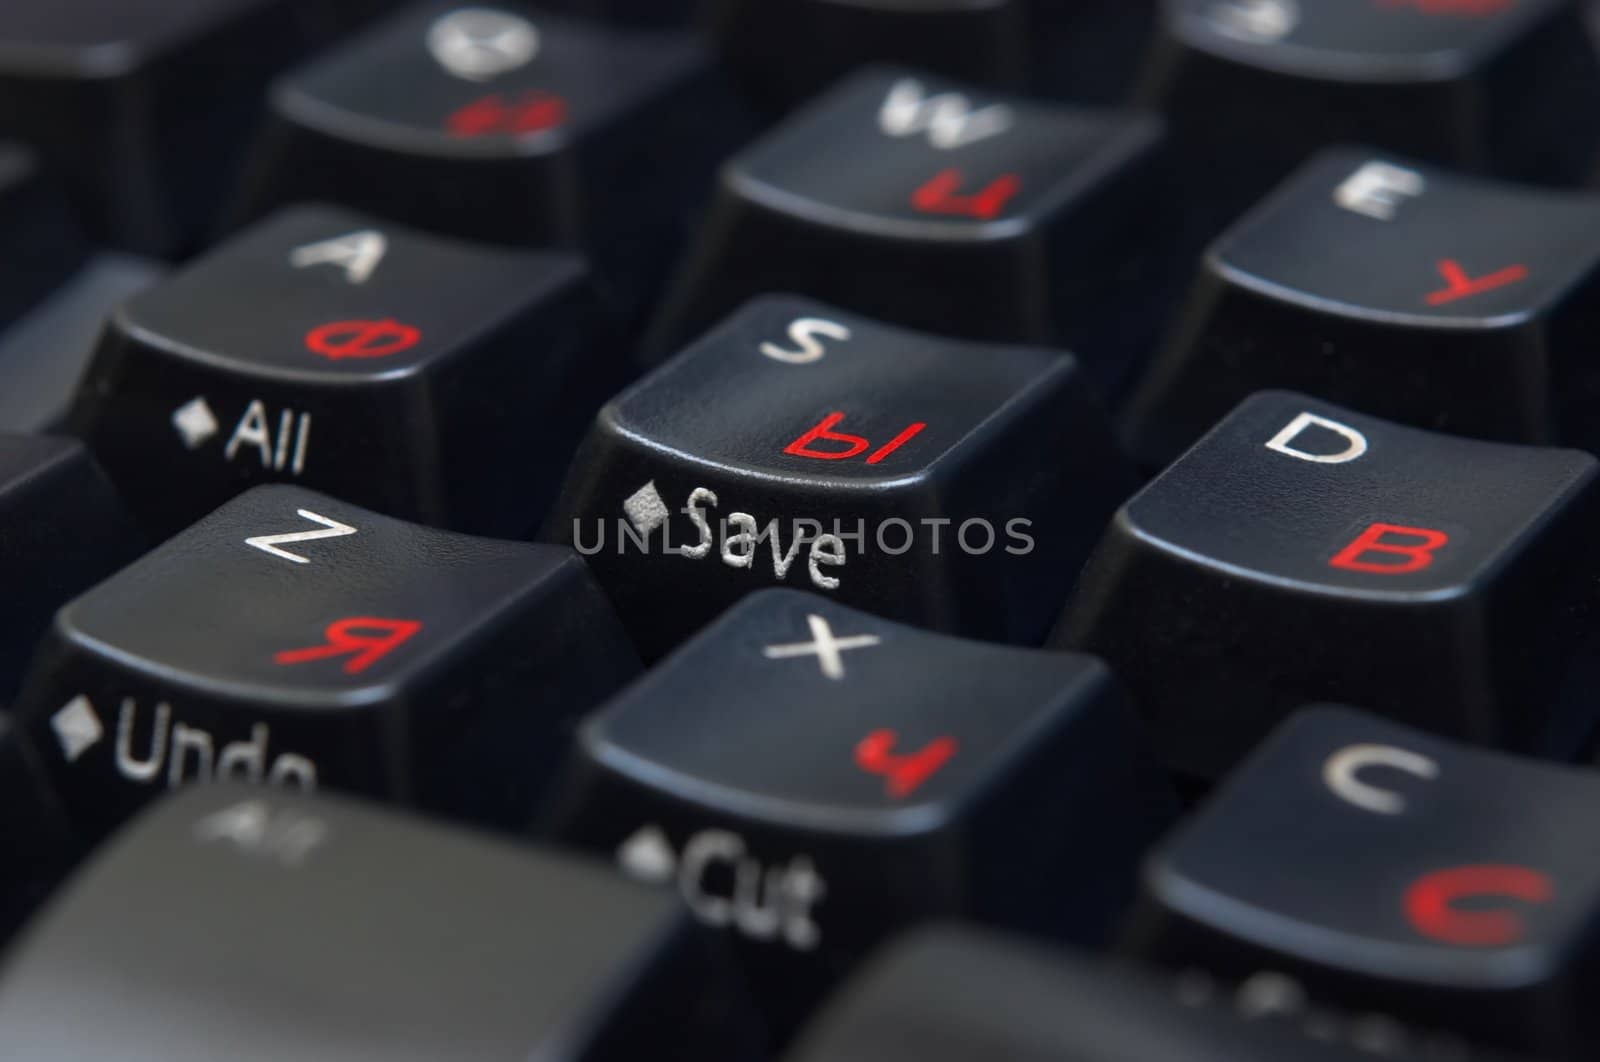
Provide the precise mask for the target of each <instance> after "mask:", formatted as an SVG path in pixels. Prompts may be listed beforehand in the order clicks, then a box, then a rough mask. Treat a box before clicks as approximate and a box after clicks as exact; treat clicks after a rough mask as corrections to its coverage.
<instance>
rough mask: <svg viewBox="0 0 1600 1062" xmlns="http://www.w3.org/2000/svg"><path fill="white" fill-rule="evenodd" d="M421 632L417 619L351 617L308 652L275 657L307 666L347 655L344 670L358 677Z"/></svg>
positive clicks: (289, 651)
mask: <svg viewBox="0 0 1600 1062" xmlns="http://www.w3.org/2000/svg"><path fill="white" fill-rule="evenodd" d="M421 629H422V624H420V623H418V622H417V621H416V620H391V619H375V618H373V617H371V616H350V617H348V618H346V619H342V620H335V621H334V622H333V623H330V624H328V629H327V630H325V631H323V632H322V636H323V637H324V638H326V639H327V641H326V642H325V643H324V644H322V645H313V646H311V647H310V648H307V649H286V650H284V651H283V652H281V653H278V654H277V655H276V656H274V657H273V658H272V659H273V662H275V663H278V664H304V663H308V662H310V661H312V660H326V659H328V658H329V657H333V656H348V657H350V659H349V660H346V661H345V664H344V670H345V674H347V675H359V674H360V673H361V672H363V671H365V670H366V669H367V668H369V667H371V666H372V665H373V664H376V663H377V662H378V661H379V660H382V659H383V658H384V657H386V656H388V655H389V654H390V653H392V652H394V651H395V650H396V649H398V648H400V646H401V644H402V643H404V642H405V641H406V640H407V639H408V638H410V637H411V636H412V635H414V634H416V633H417V632H418V631H420V630H421ZM361 630H365V631H382V632H383V633H382V634H357V633H355V632H357V631H361Z"/></svg>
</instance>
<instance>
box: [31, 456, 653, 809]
mask: <svg viewBox="0 0 1600 1062" xmlns="http://www.w3.org/2000/svg"><path fill="white" fill-rule="evenodd" d="M637 668H638V663H637V659H636V658H635V657H634V655H633V651H632V649H631V648H630V647H629V646H628V644H627V641H626V639H625V637H624V635H623V633H622V630H621V628H620V626H619V625H618V624H617V622H616V619H615V617H614V616H613V615H612V614H611V611H610V608H609V606H608V605H607V604H606V602H605V600H604V598H603V597H602V596H601V594H600V591H599V590H598V588H596V587H595V585H594V583H593V582H592V581H591V580H590V578H589V575H588V572H587V571H586V570H585V568H584V565H583V563H582V561H581V560H580V558H578V557H577V556H575V555H574V554H573V553H572V552H571V551H570V550H567V549H562V548H559V547H555V546H542V545H529V544H526V543H520V542H502V541H497V540H492V539H479V538H469V537H467V536H463V535H457V534H452V533H449V532H443V531H434V530H431V529H428V528H424V527H420V526H417V525H414V524H407V523H402V522H400V521H398V520H391V519H388V518H386V517H382V516H378V515H376V514H374V513H371V512H367V511H366V510H363V509H358V508H356V507H355V506H352V505H347V504H345V503H344V502H340V501H335V500H334V499H332V498H329V497H326V496H323V495H320V494H313V493H312V492H310V491H306V490H302V489H299V488H296V487H283V486H274V487H259V488H257V489H255V490H253V491H251V492H249V493H248V494H245V495H244V496H242V497H240V498H238V499H237V500H235V501H233V502H231V503H229V504H228V505H226V506H224V507H223V508H222V509H220V510H218V511H217V512H216V513H215V514H213V515H212V516H210V517H208V518H207V519H206V520H204V521H202V522H201V523H199V524H197V525H196V526H194V527H193V528H190V529H189V530H188V531H185V532H184V533H182V534H180V535H179V536H177V537H176V538H174V539H172V540H171V541H169V542H167V543H166V544H165V545H163V546H161V547H160V548H158V549H156V550H155V551H154V552H152V553H149V554H147V555H145V556H144V557H143V558H141V559H140V560H138V561H137V562H135V563H134V564H132V565H131V566H129V567H127V568H125V569H123V570H122V571H121V572H119V573H118V574H116V575H115V576H113V577H112V578H110V579H108V580H106V581H105V582H103V583H101V584H100V585H99V586H97V587H95V588H94V589H93V590H90V591H89V592H88V593H86V594H84V595H82V596H81V597H79V598H77V599H76V600H75V601H73V602H71V603H70V604H69V605H67V606H66V607H65V608H64V609H63V610H62V611H61V612H60V613H58V615H57V617H56V622H55V625H54V627H53V628H52V629H51V631H50V633H49V634H48V635H47V636H46V638H45V640H44V642H43V644H42V645H41V648H40V650H39V653H38V655H37V656H36V657H35V660H34V663H33V666H32V668H31V670H30V672H29V679H28V681H27V683H26V686H25V688H24V690H23V692H22V694H21V695H20V696H19V697H18V700H17V705H16V714H17V715H18V717H19V718H20V719H21V721H22V723H23V725H24V727H25V729H26V731H27V733H28V736H29V739H30V740H31V742H32V743H33V745H34V747H35V748H36V749H37V750H38V752H39V757H40V759H41V760H42V761H43V762H44V763H45V765H46V766H47V768H48V769H49V770H50V772H51V774H52V777H53V779H54V782H55V785H56V787H57V790H58V791H59V792H60V793H61V794H62V795H63V799H64V801H65V802H66V804H67V806H68V811H69V812H70V813H71V814H72V816H73V820H74V822H75V823H77V824H78V825H79V826H80V827H81V828H82V829H83V830H84V831H85V832H86V833H89V834H100V833H103V832H104V831H105V830H106V829H107V828H108V827H111V826H113V825H115V824H117V823H118V822H120V821H121V820H123V819H124V818H126V816H127V815H128V813H129V812H131V811H132V810H134V809H135V808H136V807H138V806H139V805H140V804H142V803H144V802H145V801H147V800H149V799H150V798H151V797H152V796H154V795H155V794H157V793H159V792H160V791H162V790H163V789H170V788H176V787H178V786H180V785H183V784H185V783H189V782H195V781H208V780H210V779H213V778H219V779H245V780H249V781H252V782H264V783H267V784H269V785H274V786H279V787H287V788H296V789H302V790H311V789H316V788H321V787H324V786H328V787H332V788H335V789H347V790H352V791H357V792H361V793H366V794H370V795H373V796H378V797H382V798H385V799H389V800H395V801H400V802H403V803H406V804H412V805H416V806H419V807H422V808H425V809H428V810H434V811H440V812H444V813H447V814H451V815H456V816H462V817H468V818H472V819H475V820H481V821H487V822H511V821H526V818H527V817H528V816H529V815H531V814H532V810H533V802H534V801H536V800H537V799H538V795H539V788H540V787H541V786H542V785H543V784H544V782H545V781H546V776H547V775H548V774H549V766H550V765H552V764H554V763H556V762H557V761H558V760H559V759H560V757H561V756H563V755H564V754H565V751H566V750H565V747H564V741H565V734H566V732H567V729H568V728H569V727H570V726H571V725H572V724H573V722H574V720H575V719H576V718H577V717H578V716H579V715H581V714H582V713H583V712H585V711H587V710H589V709H590V708H591V707H593V706H594V705H595V704H596V703H598V702H599V701H600V700H602V699H603V698H604V697H606V696H607V695H609V694H610V693H611V692H613V691H614V690H615V689H616V688H617V687H618V686H619V685H620V684H621V683H623V682H625V681H627V679H628V678H630V677H631V676H632V674H633V673H634V671H636V670H637Z"/></svg>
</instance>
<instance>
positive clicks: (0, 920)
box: [0, 711, 74, 943]
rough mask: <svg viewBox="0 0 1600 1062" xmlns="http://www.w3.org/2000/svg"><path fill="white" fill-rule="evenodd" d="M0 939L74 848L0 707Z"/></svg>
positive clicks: (26, 911)
mask: <svg viewBox="0 0 1600 1062" xmlns="http://www.w3.org/2000/svg"><path fill="white" fill-rule="evenodd" d="M0 849H3V850H4V852H5V858H4V859H3V860H0V943H3V942H4V941H5V940H6V938H7V937H8V936H9V935H10V933H11V931H12V930H13V929H15V928H16V927H17V925H19V924H20V923H21V922H22V920H23V919H24V918H26V917H27V916H28V915H29V914H30V913H31V912H32V911H33V909H34V907H35V906H37V905H38V903H39V901H41V900H42V899H44V897H45V896H46V895H47V894H48V892H49V891H50V889H51V888H53V887H54V886H55V884H56V882H57V881H58V879H59V878H60V876H61V874H62V873H63V872H64V871H65V870H66V867H67V864H68V862H69V861H70V859H71V857H72V855H73V854H74V853H73V849H74V845H73V842H72V840H71V838H70V835H69V834H68V831H67V824H66V818H65V816H63V815H62V813H61V808H60V806H59V805H58V804H57V803H56V801H55V798H54V797H53V796H52V795H51V794H50V791H49V788H48V786H47V785H46V783H45V779H44V775H43V773H42V772H41V771H40V770H39V766H38V764H37V763H35V762H34V759H33V756H32V754H31V753H30V752H29V751H28V749H27V748H26V747H25V746H24V745H23V743H22V741H21V740H20V739H19V738H18V736H17V732H16V729H15V728H14V727H13V726H12V723H11V719H10V717H9V716H7V715H6V714H5V713H4V712H3V711H0Z"/></svg>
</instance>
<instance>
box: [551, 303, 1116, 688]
mask: <svg viewBox="0 0 1600 1062" xmlns="http://www.w3.org/2000/svg"><path fill="white" fill-rule="evenodd" d="M1131 486H1132V479H1131V473H1129V472H1128V471H1127V469H1126V467H1125V465H1124V463H1123V460H1122V458H1121V457H1120V456H1119V455H1118V454H1117V452H1116V449H1115V444H1114V442H1113V441H1112V438H1111V433H1110V429H1109V427H1108V426H1107V422H1106V420H1105V416H1104V414H1103V413H1102V412H1101V411H1100V409H1099V407H1098V405H1097V403H1096V402H1095V400H1094V398H1093V397H1092V395H1091V394H1090V393H1089V388H1088V385H1087V382H1086V381H1085V380H1084V377H1083V373H1082V372H1080V371H1079V369H1078V368H1077V363H1076V362H1075V361H1074V360H1073V359H1072V358H1071V357H1069V356H1067V355H1064V354H1061V353H1059V352H1056V351H1050V350H1039V349H1030V348H1022V347H1002V346H993V345H980V344H974V343H963V342H958V341H953V340H948V339H943V338H939V337H935V336H930V335H923V334H920V333H915V332H906V331H901V330H900V329H896V328H890V327H888V326H887V325H882V324H879V323H877V322H874V321H870V320H867V319H866V318H862V317H857V316H855V315H853V314H847V313H843V312H841V311H839V310H835V309H833V308H831V307H828V306H824V305H822V304H820V303H815V302H810V301H807V300H803V299H796V298H791V297H786V296H773V297H768V298H764V299H758V300H756V301H755V302H753V303H751V304H749V305H748V306H746V307H745V308H744V309H742V310H741V311H740V312H739V313H737V314H736V315H734V316H733V317H732V318H730V319H729V320H728V321H727V322H725V323H724V324H723V325H722V326H721V327H720V328H718V329H717V330H716V331H714V332H712V333H711V334H710V335H708V336H706V337H705V338H704V339H702V340H701V341H700V342H698V343H696V344H695V345H694V346H693V347H691V348H690V349H689V350H687V351H685V352H683V353H682V354H680V355H679V356H678V357H676V358H674V359H672V360H671V361H669V362H667V363H666V364H665V365H663V366H661V367H660V368H659V369H657V370H656V371H655V372H653V373H651V374H650V375H649V376H647V377H646V378H645V379H643V380H642V381H640V382H639V383H637V384H635V385H634V386H632V387H631V388H629V389H628V390H626V391H624V392H623V393H622V394H621V395H620V396H618V397H617V398H616V399H615V400H613V401H612V402H611V403H610V404H609V405H608V406H607V407H606V408H605V409H604V410H602V411H601V414H600V416H599V418H598V420H597V421H596V423H595V426H594V428H593V429H592V430H591V432H590V435H589V438H588V440H587V441H586V443H585V444H584V446H583V448H582V449H581V450H580V451H579V455H578V457H577V459H576V460H575V461H574V464H573V468H572V472H571V475H570V476H569V478H568V481H567V486H566V489H565V491H564V494H563V499H562V501H561V503H560V505H559V506H558V507H557V514H558V515H557V517H556V519H555V520H553V521H552V523H551V524H550V525H549V527H548V528H547V532H546V537H548V538H550V539H551V540H552V541H564V542H569V543H571V544H572V545H574V546H576V547H577V548H578V550H579V551H580V552H581V553H583V554H584V555H585V556H587V557H588V558H589V563H590V565H591V567H592V568H593V569H594V572H595V574H596V577H597V578H598V579H599V580H600V581H601V584H602V585H604V586H605V588H606V591H607V593H609V594H610V595H611V597H612V600H614V601H615V602H616V603H617V607H618V610H619V612H620V613H621V615H622V617H623V621H624V622H625V623H627V624H628V627H629V630H630V631H631V633H632V634H633V636H634V639H635V642H636V643H637V644H638V645H639V646H640V647H641V649H642V650H643V651H644V652H645V654H646V656H647V657H656V656H659V655H661V654H662V653H663V652H665V651H666V650H667V649H670V648H671V647H672V646H673V645H676V644H677V643H678V642H680V641H682V640H683V639H684V638H686V637H688V636H689V635H690V634H692V633H693V632H694V631H695V630H697V629H699V628H700V627H701V626H703V625H705V624H706V623H708V622H710V621H711V620H712V619H713V618H715V617H716V616H718V615H719V614H721V613H722V611H723V610H725V609H726V608H727V607H728V606H729V605H731V604H733V602H735V601H737V600H738V599H739V598H740V597H742V596H743V595H745V594H747V593H750V592H752V591H754V590H758V589H761V588H762V587H765V586H772V585H783V584H787V585H790V586H798V587H802V588H808V589H816V590H824V591H826V592H827V593H828V594H829V595H830V596H832V597H834V598H836V599H838V600H839V601H840V602H842V603H845V604H849V605H854V606H857V607H861V608H866V609H868V610H870V611H873V612H876V613H879V614H880V615H884V616H888V617H890V618H893V619H899V620H903V621H905V622H910V623H917V624H919V625H922V626H926V627H932V628H934V629H937V630H942V631H950V632H954V633H959V634H966V635H969V636H972V637H982V638H989V639H993V640H997V641H1015V642H1023V643H1032V644H1035V645H1036V644H1038V643H1039V642H1040V641H1042V640H1043V638H1044V635H1045V633H1046V630H1047V628H1048V627H1049V624H1050V622H1051V619H1052V618H1053V616H1054V614H1055V613H1056V611H1058V609H1059V607H1060V603H1061V601H1062V600H1064V599H1065V597H1066V595H1067V591H1068V590H1069V588H1070V586H1071V581H1072V578H1073V576H1074V574H1075V573H1076V571H1077V568H1078V565H1079V564H1080V563H1081V562H1082V560H1083V558H1084V556H1086V555H1087V552H1088V549H1089V547H1090V546H1091V545H1092V544H1093V541H1094V538H1095V536H1097V535H1098V534H1099V531H1100V528H1101V527H1102V526H1103V522H1104V520H1105V519H1106V518H1107V517H1109V516H1110V514H1111V512H1112V511H1113V510H1114V509H1115V507H1116V505H1117V504H1118V502H1119V501H1120V500H1121V499H1122V498H1124V497H1126V496H1127V492H1128V490H1129V489H1131ZM1036 543H1038V544H1039V546H1038V548H1035V545H1036Z"/></svg>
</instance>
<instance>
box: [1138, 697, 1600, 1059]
mask: <svg viewBox="0 0 1600 1062" xmlns="http://www.w3.org/2000/svg"><path fill="white" fill-rule="evenodd" d="M1597 801H1600V778H1597V777H1596V776H1595V774H1594V772H1593V771H1591V770H1587V769H1577V768H1571V767H1566V766H1558V765H1554V764H1544V763H1537V762H1535V761H1532V760H1522V759H1517V758H1513V757H1508V756H1504V755H1500V754H1496V753H1490V752H1484V751H1480V750H1475V749H1471V748H1468V747H1466V746H1462V745H1457V744H1454V743H1452V742H1449V741H1444V740H1441V739H1439V738H1436V737H1433V736H1430V735H1428V734H1425V733H1422V732H1421V731H1417V730H1412V729H1410V728H1407V727H1402V726H1397V725H1395V724H1393V723H1390V722H1388V721H1386V720H1383V719H1380V718H1378V717H1376V716H1373V715H1370V714H1367V713H1364V712H1356V711H1352V710H1345V709H1332V708H1319V709H1316V710H1313V711H1307V712H1304V713H1302V714H1300V715H1297V716H1296V717H1295V718H1293V719H1292V720H1291V721H1290V722H1289V723H1287V724H1285V725H1284V727H1283V728H1282V729H1281V730H1280V731H1279V732H1277V733H1276V734H1274V735H1273V737H1272V738H1271V739H1270V740H1269V741H1268V743H1267V744H1265V745H1264V746H1263V747H1262V748H1261V749H1259V750H1258V751H1257V752H1256V754H1255V755H1254V756H1252V757H1251V758H1250V760H1249V761H1248V762H1247V763H1246V764H1245V765H1244V766H1243V767H1241V768H1240V769H1239V770H1238V771H1237V772H1236V773H1235V774H1234V775H1233V776H1232V777H1231V778H1230V779H1229V780H1228V782H1227V783H1226V784H1225V785H1223V786H1222V787H1221V788H1220V789H1219V790H1218V791H1217V792H1216V793H1215V794H1214V795H1213V796H1212V798H1211V799H1210V800H1209V802H1208V803H1207V804H1206V805H1205V806H1204V807H1203V808H1202V809H1201V810H1200V811H1199V812H1198V813H1197V814H1196V815H1195V816H1194V817H1193V818H1192V819H1190V820H1189V822H1188V823H1187V824H1186V825H1184V826H1183V827H1182V828H1180V830H1179V831H1178V832H1177V833H1176V834H1175V835H1174V836H1173V837H1171V838H1169V839H1168V840H1167V841H1165V842H1164V843H1163V844H1162V845H1161V846H1160V847H1159V848H1158V849H1157V850H1156V852H1155V854H1154V855H1153V856H1152V858H1151V861H1150V862H1149V864H1148V865H1147V868H1146V872H1145V892H1146V896H1145V900H1144V902H1143V906H1142V907H1141V912H1140V916H1139V917H1138V919H1137V920H1136V923H1135V927H1134V931H1133V936H1132V940H1131V943H1130V946H1131V947H1133V948H1134V949H1135V950H1137V951H1139V952H1141V953H1142V954H1145V955H1147V956H1149V957H1152V958H1156V959H1159V960H1161V961H1164V962H1169V963H1172V964H1175V965H1179V966H1194V967H1198V968H1201V969H1204V970H1207V971H1210V972H1211V973H1213V974H1216V975H1219V976H1221V977H1223V978H1226V979H1228V980H1230V981H1248V980H1249V979H1251V978H1255V979H1256V981H1257V991H1258V994H1260V995H1262V996H1265V995H1266V992H1265V989H1266V988H1267V986H1266V985H1263V984H1262V983H1261V982H1262V981H1275V982H1277V983H1278V984H1280V985H1282V984H1283V983H1284V982H1285V981H1287V982H1288V985H1289V986H1291V987H1287V988H1285V989H1282V990H1280V991H1278V992H1277V993H1276V995H1277V996H1278V997H1279V998H1280V999H1282V998H1285V997H1287V998H1291V999H1292V998H1297V997H1298V998H1300V999H1304V998H1307V997H1309V998H1310V999H1314V1000H1318V1001H1321V1000H1324V999H1326V1000H1328V1001H1331V1002H1332V1003H1334V1004H1336V1005H1339V1006H1342V1007H1345V1008H1350V1009H1355V1010H1363V1011H1379V1012H1383V1013H1386V1014H1391V1015H1395V1016H1398V1017H1401V1018H1403V1019H1410V1020H1412V1021H1416V1022H1420V1023H1425V1024H1428V1025H1431V1026H1436V1027H1445V1028H1453V1029H1456V1030H1458V1031H1460V1032H1462V1033H1466V1034H1470V1035H1471V1036H1474V1037H1477V1038H1481V1039H1483V1040H1485V1041H1488V1042H1492V1043H1495V1044H1498V1045H1499V1046H1501V1047H1504V1048H1508V1049H1513V1050H1517V1051H1526V1052H1530V1053H1532V1054H1536V1055H1537V1057H1540V1058H1563V1059H1587V1058H1593V1057H1594V1052H1595V1047H1596V1044H1597V1043H1600V1029H1597V1028H1596V1023H1595V1021H1594V1020H1593V1016H1592V1014H1591V1013H1590V1012H1589V1010H1588V1008H1586V1007H1584V1006H1582V1005H1581V1004H1579V1005H1574V1003H1573V1001H1575V1000H1582V999H1584V998H1587V997H1588V995H1589V993H1590V991H1592V988H1593V985H1594V979H1595V974H1594V957H1593V953H1594V947H1595V945H1594V928H1593V927H1594V925H1595V922H1596V919H1597V918H1600V859H1596V857H1595V855H1594V852H1593V848H1592V847H1591V846H1590V845H1589V844H1587V843H1586V841H1585V840H1584V836H1585V834H1586V832H1587V818H1588V815H1589V809H1590V808H1592V807H1594V806H1595V803H1596V802H1597ZM1246 839H1247V840H1246ZM1241 842H1244V843H1241ZM1263 975H1265V976H1263ZM1247 991H1248V988H1247Z"/></svg>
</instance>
